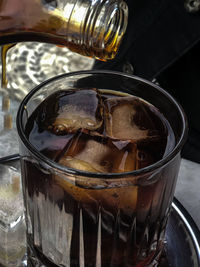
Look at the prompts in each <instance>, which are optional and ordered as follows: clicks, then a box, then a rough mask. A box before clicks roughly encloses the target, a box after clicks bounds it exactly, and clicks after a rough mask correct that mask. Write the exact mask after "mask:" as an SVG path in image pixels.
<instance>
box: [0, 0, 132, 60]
mask: <svg viewBox="0 0 200 267" xmlns="http://www.w3.org/2000/svg"><path fill="white" fill-rule="evenodd" d="M127 17H128V8H127V5H126V3H125V2H124V1H123V0H0V44H1V45H5V44H10V43H17V42H21V41H39V42H48V43H54V44H57V45H63V46H66V47H68V48H69V49H70V50H72V51H74V52H77V53H79V54H81V55H85V56H89V57H93V58H97V59H100V60H104V61H106V60H109V59H112V58H114V57H115V55H116V53H117V50H118V48H119V45H120V42H121V40H122V37H123V35H124V33H125V30H126V26H127V20H128V19H127Z"/></svg>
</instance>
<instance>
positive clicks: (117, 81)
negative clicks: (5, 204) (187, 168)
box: [17, 71, 186, 266]
mask: <svg viewBox="0 0 200 267" xmlns="http://www.w3.org/2000/svg"><path fill="white" fill-rule="evenodd" d="M72 87H74V88H77V87H81V88H82V87H95V88H100V89H110V90H115V91H122V92H126V93H129V94H133V95H136V96H139V97H142V98H143V99H145V100H146V101H148V102H150V103H152V104H153V105H155V106H156V107H157V108H158V109H159V110H160V111H161V112H162V113H163V115H164V116H165V117H166V118H167V120H168V121H169V122H170V124H171V127H172V129H173V131H174V134H175V137H176V146H175V148H174V149H173V150H172V151H171V152H170V153H169V154H168V155H167V156H166V157H164V158H163V159H162V160H160V161H159V162H157V163H155V164H153V165H151V166H149V167H146V168H144V169H141V170H137V171H133V172H130V173H124V174H107V175H102V174H94V173H90V174H89V173H87V172H82V171H77V170H70V169H67V168H65V167H62V166H60V165H58V164H56V163H54V162H53V161H51V160H49V159H47V158H46V157H44V156H43V155H42V154H40V153H39V152H38V151H36V149H34V147H33V146H32V145H31V144H30V143H29V141H28V140H27V138H26V136H25V134H24V126H25V125H26V122H27V119H28V117H29V116H30V115H31V114H32V112H33V111H34V110H35V108H36V107H37V106H38V105H39V104H40V103H41V102H42V101H43V100H44V99H45V98H46V97H47V96H48V95H50V94H52V93H53V92H55V91H57V90H64V89H66V88H72ZM169 110H170V112H169ZM17 127H18V133H19V136H20V139H21V147H20V151H21V152H20V153H21V155H22V161H21V166H22V180H23V193H24V200H25V208H26V223H27V241H28V253H29V261H30V264H31V263H32V264H33V266H42V264H46V265H47V266H50V264H51V263H52V262H53V263H54V264H57V265H59V264H60V265H64V266H68V265H70V264H71V265H73V266H83V265H85V266H95V265H96V266H122V265H125V266H129V265H131V266H133V265H134V264H136V263H138V264H140V265H138V266H145V265H146V264H150V263H152V264H154V265H152V266H156V262H157V260H158V258H159V255H160V252H161V250H162V247H163V241H164V234H165V227H166V222H167V218H168V215H169V211H170V204H171V202H172V198H173V194H174V189H175V185H176V178H177V174H178V170H179V166H180V150H181V147H182V145H183V143H184V141H185V138H186V125H185V118H184V114H183V112H182V110H181V108H180V107H179V105H178V104H177V103H176V102H175V100H174V99H173V98H172V97H171V96H169V95H168V94H167V93H166V92H164V91H163V90H162V89H160V88H159V87H158V86H156V85H154V84H152V83H149V82H147V81H144V80H142V79H139V78H136V77H133V76H130V75H126V74H120V73H114V72H95V71H93V72H92V71H91V72H79V73H71V74H66V75H61V76H58V77H56V78H53V79H51V80H49V81H47V82H44V83H43V84H41V85H39V86H38V87H36V88H35V89H34V90H33V91H32V92H31V93H30V94H29V95H28V96H27V97H26V98H25V99H24V101H23V102H22V104H21V106H20V109H19V113H18V120H17ZM39 183H40V186H38V185H39ZM115 193H116V194H115ZM77 195H78V196H79V197H78V198H77ZM116 195H117V198H116ZM69 199H70V201H72V202H73V205H72V207H73V208H72V209H71V208H70V210H69V209H68V207H69V202H68V201H69ZM58 203H59V204H58ZM124 206H129V207H130V209H129V212H128V213H127V212H126V211H125V209H124ZM61 207H62V208H61ZM116 207H117V209H116ZM91 218H92V219H91ZM91 244H92V247H91ZM135 266H137V265H135Z"/></svg>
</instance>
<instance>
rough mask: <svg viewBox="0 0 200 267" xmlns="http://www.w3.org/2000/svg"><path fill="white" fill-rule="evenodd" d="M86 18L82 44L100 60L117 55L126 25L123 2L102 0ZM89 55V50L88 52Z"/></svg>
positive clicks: (126, 9) (125, 6)
mask: <svg viewBox="0 0 200 267" xmlns="http://www.w3.org/2000/svg"><path fill="white" fill-rule="evenodd" d="M97 2H98V4H97V5H96V7H95V8H94V6H93V12H92V14H90V16H88V20H89V21H88V20H87V28H85V36H84V37H85V41H84V43H85V44H86V45H87V46H88V48H89V49H92V50H93V53H94V57H95V58H97V59H100V60H104V61H106V60H109V59H113V58H114V57H115V55H116V54H117V51H118V49H119V46H120V43H121V41H122V38H123V36H124V34H125V31H126V28H127V23H128V6H127V4H126V3H125V2H124V1H123V0H103V1H101V3H100V4H99V1H97ZM90 55H91V50H90Z"/></svg>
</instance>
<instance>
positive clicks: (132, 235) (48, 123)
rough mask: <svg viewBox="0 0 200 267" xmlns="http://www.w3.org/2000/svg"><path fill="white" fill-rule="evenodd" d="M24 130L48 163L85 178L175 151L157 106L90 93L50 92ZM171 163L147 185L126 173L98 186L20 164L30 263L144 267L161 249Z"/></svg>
mask: <svg viewBox="0 0 200 267" xmlns="http://www.w3.org/2000/svg"><path fill="white" fill-rule="evenodd" d="M25 132H26V135H27V137H28V139H29V141H30V143H31V144H32V145H33V146H34V147H35V148H36V149H37V150H38V151H40V152H41V153H42V154H43V155H45V156H46V157H48V158H49V159H51V160H53V161H54V162H57V163H59V164H61V165H64V166H67V167H68V168H70V169H79V170H81V171H86V172H89V173H91V172H93V173H102V174H103V173H106V174H108V173H124V172H131V171H134V170H138V169H141V168H145V167H148V166H149V165H151V164H154V163H156V162H157V161H159V160H161V159H162V158H163V156H165V155H167V154H168V153H169V152H170V151H171V150H172V149H173V147H174V146H175V136H174V134H173V130H172V128H171V127H170V124H169V122H168V121H167V120H166V118H165V117H164V116H163V114H162V113H161V112H160V111H159V110H158V109H157V108H156V107H154V106H153V105H151V104H150V103H147V102H146V101H144V100H142V99H140V98H137V97H134V96H131V95H127V94H122V93H119V92H117V91H109V90H107V91H106V90H102V91H101V90H96V89H92V88H85V89H77V90H63V91H58V92H56V93H53V94H52V95H50V96H49V97H47V99H46V100H44V101H43V102H42V103H41V104H40V105H39V106H38V107H37V108H36V110H35V111H34V112H33V113H32V115H31V116H30V118H29V119H28V122H27V125H26V129H25ZM176 164H177V161H176V160H175V161H174V162H173V163H172V164H169V166H167V167H165V168H163V171H160V172H159V173H158V174H155V175H154V176H153V178H152V179H151V175H150V174H148V175H145V174H144V175H140V176H131V174H129V175H128V176H127V177H128V178H129V179H128V180H127V179H125V178H123V177H121V178H120V177H119V178H118V179H117V182H116V181H115V182H113V184H112V183H109V182H108V183H107V184H106V182H105V183H104V184H103V186H102V184H101V183H99V185H98V183H94V184H90V180H89V178H88V180H87V178H84V177H83V178H82V179H85V181H81V179H79V177H80V176H77V179H76V178H75V180H73V182H71V181H70V178H69V177H70V175H69V177H67V174H66V177H65V176H63V175H61V174H60V173H56V172H51V171H49V172H48V171H44V169H43V168H42V166H39V165H38V164H37V163H35V162H32V161H29V160H26V159H25V160H23V161H22V172H23V183H24V194H25V195H26V199H27V200H26V203H25V206H26V207H27V210H28V214H30V216H28V217H29V218H32V219H30V221H29V222H28V230H27V231H28V241H29V242H28V243H29V254H30V264H32V265H33V266H41V265H40V264H41V263H39V262H42V263H43V264H45V265H46V266H87V267H89V266H91V267H92V266H102V267H107V266H116V267H117V266H137V267H141V266H147V265H148V264H149V263H150V262H152V260H153V259H154V258H156V257H157V256H158V254H159V253H160V251H161V248H162V246H163V236H164V228H165V225H166V221H167V215H168V213H169V210H168V208H167V207H168V205H169V203H170V202H171V201H172V196H173V194H172V192H173V191H174V187H175V185H174V184H175V181H174V180H175V174H174V171H173V170H174V168H176ZM89 176H90V175H88V177H89ZM86 177H87V176H86ZM90 177H91V176H90ZM68 178H69V179H68ZM33 226H34V227H33ZM30 244H31V245H30Z"/></svg>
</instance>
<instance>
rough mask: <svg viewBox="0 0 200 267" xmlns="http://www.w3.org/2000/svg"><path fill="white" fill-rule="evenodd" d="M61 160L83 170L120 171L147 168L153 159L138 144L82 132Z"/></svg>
mask: <svg viewBox="0 0 200 267" xmlns="http://www.w3.org/2000/svg"><path fill="white" fill-rule="evenodd" d="M58 162H59V163H60V164H62V165H65V166H67V167H70V168H74V169H79V170H82V171H88V172H96V173H97V172H98V173H119V172H128V171H133V170H136V169H139V168H141V167H145V166H147V165H149V164H151V163H152V162H153V158H152V157H151V156H150V155H148V153H147V152H145V151H141V150H139V149H138V147H137V144H136V143H133V142H130V141H119V140H114V141H113V140H112V139H110V138H105V137H104V138H102V137H99V136H96V137H94V136H90V135H87V134H84V133H80V134H78V135H76V136H75V137H74V138H73V139H72V140H71V141H70V142H69V144H68V146H67V148H66V150H65V152H64V153H63V154H62V156H61V157H60V159H59V161H58Z"/></svg>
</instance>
